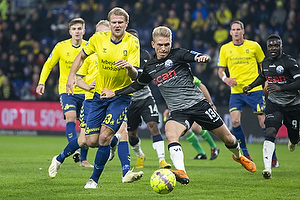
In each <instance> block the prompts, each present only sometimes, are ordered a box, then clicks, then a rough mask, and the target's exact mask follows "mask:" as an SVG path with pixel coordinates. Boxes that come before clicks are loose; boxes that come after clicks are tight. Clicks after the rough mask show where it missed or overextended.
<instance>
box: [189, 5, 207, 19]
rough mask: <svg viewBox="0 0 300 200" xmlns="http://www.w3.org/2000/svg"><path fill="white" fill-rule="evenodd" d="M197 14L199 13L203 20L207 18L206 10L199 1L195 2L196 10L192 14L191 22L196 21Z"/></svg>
mask: <svg viewBox="0 0 300 200" xmlns="http://www.w3.org/2000/svg"><path fill="white" fill-rule="evenodd" d="M197 12H201V14H202V18H203V19H204V20H205V19H206V17H207V16H208V9H207V8H206V7H205V6H204V5H203V4H202V3H201V2H200V1H197V3H196V9H195V10H194V11H193V12H192V20H195V19H197Z"/></svg>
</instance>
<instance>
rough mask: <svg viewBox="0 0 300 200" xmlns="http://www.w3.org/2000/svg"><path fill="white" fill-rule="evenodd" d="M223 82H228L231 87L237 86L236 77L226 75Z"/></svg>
mask: <svg viewBox="0 0 300 200" xmlns="http://www.w3.org/2000/svg"><path fill="white" fill-rule="evenodd" d="M223 82H224V83H226V84H227V85H228V86H229V87H234V86H237V82H236V80H235V78H229V77H226V78H225V79H224V81H223Z"/></svg>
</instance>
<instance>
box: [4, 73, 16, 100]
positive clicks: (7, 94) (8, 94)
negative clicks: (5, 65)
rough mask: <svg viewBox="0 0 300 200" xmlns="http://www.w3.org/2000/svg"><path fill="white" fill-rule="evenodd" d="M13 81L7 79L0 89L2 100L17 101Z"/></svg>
mask: <svg viewBox="0 0 300 200" xmlns="http://www.w3.org/2000/svg"><path fill="white" fill-rule="evenodd" d="M17 99H18V98H17V97H16V95H15V92H14V89H13V87H12V84H11V81H10V80H9V78H8V77H5V79H4V81H3V84H2V86H1V87H0V100H17Z"/></svg>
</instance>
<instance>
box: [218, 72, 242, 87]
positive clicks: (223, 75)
mask: <svg viewBox="0 0 300 200" xmlns="http://www.w3.org/2000/svg"><path fill="white" fill-rule="evenodd" d="M218 75H219V78H220V79H221V80H222V81H223V82H224V83H226V84H227V85H228V86H229V87H234V86H236V85H237V82H236V81H235V78H230V77H227V75H226V72H225V68H224V67H219V71H218Z"/></svg>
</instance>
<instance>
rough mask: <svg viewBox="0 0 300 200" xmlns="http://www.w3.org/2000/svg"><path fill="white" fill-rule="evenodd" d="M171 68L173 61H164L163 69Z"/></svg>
mask: <svg viewBox="0 0 300 200" xmlns="http://www.w3.org/2000/svg"><path fill="white" fill-rule="evenodd" d="M172 66H173V61H172V60H170V59H168V60H166V61H165V67H166V68H171V67H172Z"/></svg>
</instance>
